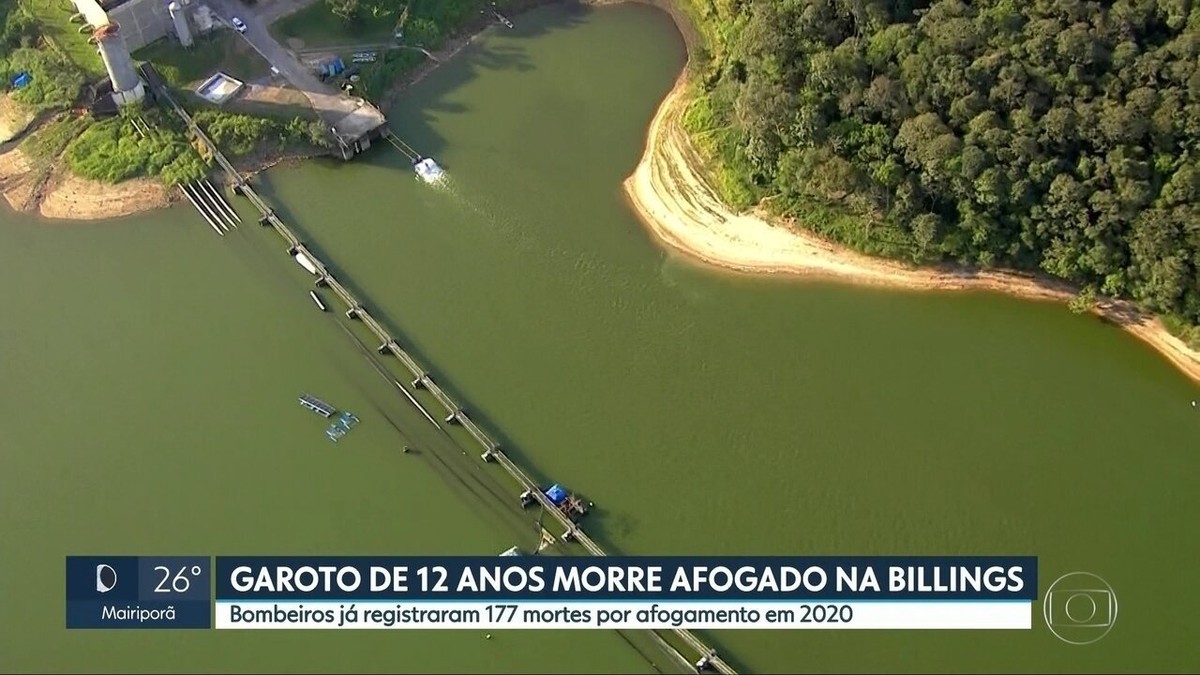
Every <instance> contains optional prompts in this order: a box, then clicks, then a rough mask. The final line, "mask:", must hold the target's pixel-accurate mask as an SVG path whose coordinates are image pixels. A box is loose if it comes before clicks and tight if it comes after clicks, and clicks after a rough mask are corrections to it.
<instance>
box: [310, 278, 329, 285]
mask: <svg viewBox="0 0 1200 675" xmlns="http://www.w3.org/2000/svg"><path fill="white" fill-rule="evenodd" d="M313 285H315V286H316V287H317V288H325V287H326V286H328V285H329V280H328V279H326V278H325V277H323V276H320V277H317V280H316V281H314V282H313Z"/></svg>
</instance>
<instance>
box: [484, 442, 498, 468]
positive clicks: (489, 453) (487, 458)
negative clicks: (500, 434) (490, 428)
mask: <svg viewBox="0 0 1200 675" xmlns="http://www.w3.org/2000/svg"><path fill="white" fill-rule="evenodd" d="M499 449H500V446H498V445H495V444H492V447H490V448H488V449H487V450H484V451H483V454H482V455H480V456H479V459H482V460H483V462H484V463H485V464H486V463H488V462H491V461H492V458H493V457H494V456H495V453H496V451H497V450H499Z"/></svg>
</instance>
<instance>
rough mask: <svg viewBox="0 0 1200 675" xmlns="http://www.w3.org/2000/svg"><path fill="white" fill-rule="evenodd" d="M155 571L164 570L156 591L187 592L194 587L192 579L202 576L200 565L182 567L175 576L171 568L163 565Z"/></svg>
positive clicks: (155, 588)
mask: <svg viewBox="0 0 1200 675" xmlns="http://www.w3.org/2000/svg"><path fill="white" fill-rule="evenodd" d="M154 571H155V572H162V579H159V581H158V585H157V586H155V587H154V592H155V593H187V592H188V589H189V588H191V587H192V579H193V578H195V577H199V576H200V566H199V565H192V566H191V567H187V566H183V567H180V568H179V571H178V572H175V574H174V575H173V576H172V574H171V569H170V568H169V567H165V566H163V565H159V566H158V567H155V568H154Z"/></svg>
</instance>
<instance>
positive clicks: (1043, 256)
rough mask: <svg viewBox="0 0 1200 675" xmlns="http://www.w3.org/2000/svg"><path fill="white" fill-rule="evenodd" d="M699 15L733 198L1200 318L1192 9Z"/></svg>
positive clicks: (874, 0) (1040, 5)
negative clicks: (1040, 272)
mask: <svg viewBox="0 0 1200 675" xmlns="http://www.w3.org/2000/svg"><path fill="white" fill-rule="evenodd" d="M687 4H690V5H691V6H692V7H693V8H695V9H697V10H698V12H697V13H698V14H699V15H700V16H699V21H698V23H699V27H700V29H701V32H702V33H703V34H704V35H705V36H706V37H707V40H706V43H707V44H706V45H705V46H704V47H702V48H701V49H700V50H699V54H698V57H699V58H698V59H697V61H698V66H697V67H698V69H699V71H700V73H699V75H700V77H699V79H700V81H701V89H702V91H701V94H700V96H699V99H698V100H697V102H696V103H695V104H693V109H692V110H690V111H689V114H688V117H687V124H688V125H689V127H692V130H693V131H694V132H697V133H696V136H697V137H703V138H706V139H707V141H706V143H707V144H708V145H709V147H710V148H711V149H713V150H714V151H715V152H716V153H717V154H718V156H719V158H720V159H721V160H722V161H721V165H722V167H721V172H722V176H721V178H722V180H721V184H722V186H723V191H724V192H725V193H726V196H727V197H728V198H730V199H731V200H733V201H734V202H741V203H742V205H745V204H748V203H750V202H755V201H760V200H764V201H765V202H766V203H767V204H769V205H770V206H771V207H773V208H775V209H777V210H779V211H781V212H783V213H785V214H790V215H795V216H797V217H799V218H802V219H803V218H805V215H806V214H817V213H823V214H828V213H836V214H839V217H834V218H815V219H814V220H815V222H816V224H815V225H814V226H815V227H817V229H820V230H821V231H822V232H823V233H824V234H826V235H829V236H832V237H834V238H836V239H839V240H841V241H843V242H846V243H849V244H851V245H854V246H856V247H858V248H861V249H865V250H868V251H870V252H874V253H881V254H886V255H892V256H905V257H909V258H911V259H913V260H916V261H919V262H934V261H952V262H957V263H960V264H966V265H977V266H1008V267H1016V268H1021V269H1027V270H1038V269H1040V270H1043V271H1045V272H1048V273H1050V274H1053V275H1055V276H1057V277H1061V278H1063V279H1067V280H1070V281H1073V282H1076V283H1078V284H1080V285H1081V287H1084V288H1085V289H1086V290H1085V294H1090V293H1092V292H1100V293H1105V294H1110V295H1119V296H1126V297H1132V298H1134V299H1135V300H1137V301H1139V302H1140V303H1141V304H1142V305H1143V306H1145V307H1146V308H1148V309H1150V310H1153V311H1156V312H1159V313H1163V314H1166V315H1169V316H1173V317H1175V318H1176V319H1183V320H1184V321H1186V322H1187V323H1190V324H1196V323H1200V204H1198V202H1200V3H1193V2H1191V1H1190V0H1118V1H1117V2H1084V1H1082V0H1025V1H1022V2H1017V1H1015V0H981V1H978V2H961V1H960V0H939V1H936V2H932V3H922V2H884V1H880V0H688V3H687ZM846 214H854V216H855V217H852V218H851V217H845V216H846Z"/></svg>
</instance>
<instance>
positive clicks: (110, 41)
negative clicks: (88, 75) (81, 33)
mask: <svg viewBox="0 0 1200 675" xmlns="http://www.w3.org/2000/svg"><path fill="white" fill-rule="evenodd" d="M92 37H94V38H96V42H97V44H99V46H100V58H101V59H103V60H104V67H105V68H106V69H107V70H108V78H109V79H110V80H112V85H113V101H114V102H115V103H116V104H117V105H128V104H130V103H136V102H138V101H140V100H142V97H143V96H145V95H146V87H145V85H143V84H142V80H141V78H139V77H138V75H137V71H136V70H134V68H133V57H132V56H130V55H129V48H127V47H126V46H125V40H124V39H123V38H122V37H121V32H120V28H119V27H118V26H117V24H115V23H109V24H105V25H103V26H100V27H99V28H97V29H96V30H95V31H93V32H92Z"/></svg>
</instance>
